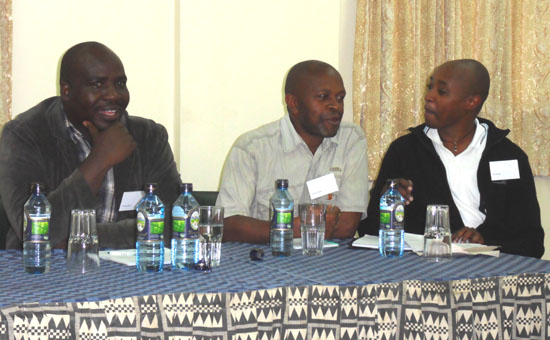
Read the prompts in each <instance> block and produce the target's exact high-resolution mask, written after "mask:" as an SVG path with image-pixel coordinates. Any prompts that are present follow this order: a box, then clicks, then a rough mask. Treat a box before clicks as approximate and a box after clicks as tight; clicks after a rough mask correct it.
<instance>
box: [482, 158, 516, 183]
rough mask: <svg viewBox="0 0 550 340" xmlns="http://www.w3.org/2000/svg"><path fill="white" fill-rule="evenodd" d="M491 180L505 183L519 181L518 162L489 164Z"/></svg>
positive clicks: (514, 160)
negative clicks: (513, 180)
mask: <svg viewBox="0 0 550 340" xmlns="http://www.w3.org/2000/svg"><path fill="white" fill-rule="evenodd" d="M489 169H490V171H491V180H493V181H504V180H508V179H519V167H518V160H517V159H511V160H508V161H494V162H489Z"/></svg>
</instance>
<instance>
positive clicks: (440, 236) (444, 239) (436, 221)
mask: <svg viewBox="0 0 550 340" xmlns="http://www.w3.org/2000/svg"><path fill="white" fill-rule="evenodd" d="M424 257H425V258H426V259H427V260H428V261H434V262H441V261H448V260H450V259H451V257H452V251H451V227H450V225H449V206H448V205H428V207H427V208H426V229H425V230H424Z"/></svg>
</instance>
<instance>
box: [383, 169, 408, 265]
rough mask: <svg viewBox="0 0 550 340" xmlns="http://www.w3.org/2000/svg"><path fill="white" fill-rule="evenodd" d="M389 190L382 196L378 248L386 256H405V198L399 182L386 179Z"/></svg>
mask: <svg viewBox="0 0 550 340" xmlns="http://www.w3.org/2000/svg"><path fill="white" fill-rule="evenodd" d="M386 186H387V188H388V189H387V190H386V192H385V193H384V195H382V197H380V231H379V238H378V249H379V250H380V255H382V256H385V257H395V256H403V248H404V245H405V236H404V233H405V230H404V226H405V199H404V198H403V196H402V195H401V193H399V190H397V189H398V187H399V182H398V181H397V180H394V179H388V180H387V181H386Z"/></svg>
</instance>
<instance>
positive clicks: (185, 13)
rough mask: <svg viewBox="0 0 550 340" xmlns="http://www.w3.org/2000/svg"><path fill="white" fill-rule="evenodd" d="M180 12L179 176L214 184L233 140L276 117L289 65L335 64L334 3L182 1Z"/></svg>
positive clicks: (204, 187) (196, 184)
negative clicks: (308, 61)
mask: <svg viewBox="0 0 550 340" xmlns="http://www.w3.org/2000/svg"><path fill="white" fill-rule="evenodd" d="M180 13H181V31H180V32H181V36H180V42H181V44H180V47H181V49H180V60H181V63H180V65H181V67H182V69H181V84H182V86H181V103H182V104H181V130H180V132H181V134H180V136H181V138H182V146H183V147H182V149H181V150H180V152H181V160H182V161H181V174H182V179H183V180H184V181H192V182H193V183H194V187H195V188H197V189H198V190H216V189H217V187H218V179H219V175H220V171H221V168H222V165H223V162H224V161H225V158H226V156H227V153H228V151H229V148H230V146H231V145H232V144H233V142H234V141H235V139H236V138H237V137H238V136H239V135H241V134H242V133H243V132H245V131H248V130H251V129H253V128H256V127H258V126H260V125H263V124H266V123H268V122H271V121H273V120H275V119H278V118H280V117H281V116H282V115H283V113H284V101H283V100H284V98H283V95H282V93H283V92H282V89H283V80H284V77H285V74H286V72H287V71H288V69H289V68H290V67H291V66H292V65H294V64H296V63H297V62H299V61H302V60H306V59H320V60H323V61H326V62H328V63H330V64H332V65H334V66H335V67H338V63H339V27H340V26H339V25H340V23H339V19H340V3H339V2H338V1H332V0H326V1H319V0H301V1H295V0H282V1H269V2H268V1H257V0H241V1H224V0H211V1H203V2H199V1H183V2H182V3H181V9H180ZM348 92H349V93H351V90H349V91H348ZM349 107H351V105H350V106H349ZM349 116H350V117H351V114H350V115H349Z"/></svg>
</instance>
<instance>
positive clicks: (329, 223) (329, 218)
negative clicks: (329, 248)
mask: <svg viewBox="0 0 550 340" xmlns="http://www.w3.org/2000/svg"><path fill="white" fill-rule="evenodd" d="M339 216H340V208H338V207H337V206H335V205H328V206H327V210H326V214H325V239H327V240H328V239H331V238H332V236H333V235H334V232H335V231H336V225H337V224H338V217H339Z"/></svg>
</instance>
